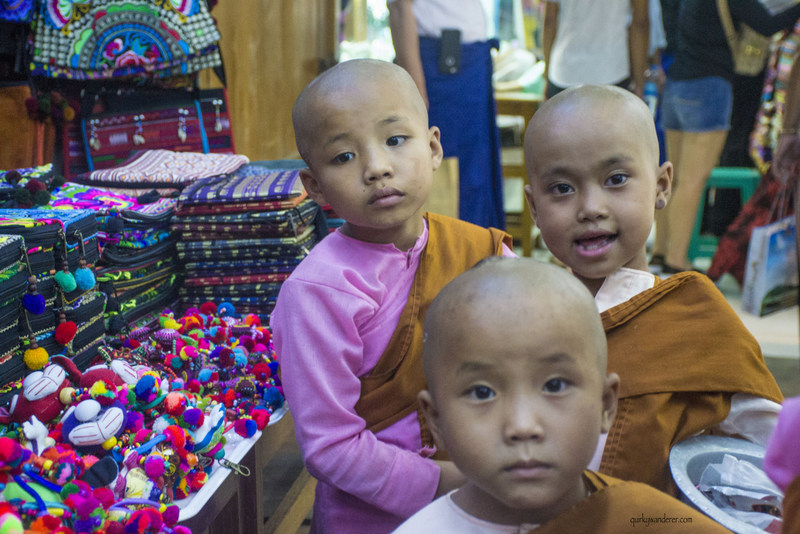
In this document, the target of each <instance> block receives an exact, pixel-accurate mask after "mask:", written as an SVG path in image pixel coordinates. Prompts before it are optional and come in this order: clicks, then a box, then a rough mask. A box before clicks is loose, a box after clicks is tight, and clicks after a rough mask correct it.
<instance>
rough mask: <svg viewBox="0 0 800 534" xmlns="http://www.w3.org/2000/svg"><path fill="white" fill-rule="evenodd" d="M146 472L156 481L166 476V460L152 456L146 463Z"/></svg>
mask: <svg viewBox="0 0 800 534" xmlns="http://www.w3.org/2000/svg"><path fill="white" fill-rule="evenodd" d="M144 472H145V473H146V474H147V476H148V477H150V478H151V479H153V480H155V479H157V478H158V477H160V476H161V475H163V474H164V459H163V458H161V457H160V456H156V455H150V456H148V457H147V459H146V460H145V461H144Z"/></svg>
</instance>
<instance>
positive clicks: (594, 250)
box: [575, 234, 617, 256]
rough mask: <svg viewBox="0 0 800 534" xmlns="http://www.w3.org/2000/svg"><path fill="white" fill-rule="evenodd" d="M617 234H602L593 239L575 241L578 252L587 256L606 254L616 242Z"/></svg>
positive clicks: (586, 238) (592, 237) (585, 238)
mask: <svg viewBox="0 0 800 534" xmlns="http://www.w3.org/2000/svg"><path fill="white" fill-rule="evenodd" d="M616 240H617V234H602V235H595V236H591V237H584V238H580V239H576V240H575V245H576V246H577V249H578V252H579V253H581V254H584V255H586V256H599V255H602V254H604V253H605V252H606V251H608V249H609V248H610V247H611V245H612V244H613V243H614V241H616Z"/></svg>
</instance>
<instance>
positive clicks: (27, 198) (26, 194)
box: [14, 187, 31, 204]
mask: <svg viewBox="0 0 800 534" xmlns="http://www.w3.org/2000/svg"><path fill="white" fill-rule="evenodd" d="M14 198H15V199H16V200H17V202H19V203H20V204H30V203H31V192H30V191H28V190H27V189H25V188H24V187H17V188H15V189H14Z"/></svg>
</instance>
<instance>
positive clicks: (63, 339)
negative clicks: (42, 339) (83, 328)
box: [55, 321, 78, 345]
mask: <svg viewBox="0 0 800 534" xmlns="http://www.w3.org/2000/svg"><path fill="white" fill-rule="evenodd" d="M77 332H78V327H77V325H76V324H75V323H73V322H72V321H65V322H63V323H59V325H58V326H57V327H56V334H55V337H56V343H58V344H59V345H66V344H67V343H69V342H70V341H72V340H73V339H75V334H76V333H77Z"/></svg>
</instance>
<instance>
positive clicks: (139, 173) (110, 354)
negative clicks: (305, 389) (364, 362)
mask: <svg viewBox="0 0 800 534" xmlns="http://www.w3.org/2000/svg"><path fill="white" fill-rule="evenodd" d="M202 156H207V157H208V156H214V157H215V159H214V160H209V159H206V158H202V159H201V158H198V157H197V155H190V154H187V155H185V156H182V155H176V154H164V153H159V154H156V155H154V159H155V160H157V161H156V162H155V163H154V164H156V163H157V167H158V169H162V170H163V169H164V166H165V165H166V166H167V167H169V166H171V165H179V166H180V167H181V168H183V169H185V168H190V169H194V170H195V171H197V173H196V174H194V175H191V174H187V173H186V172H183V171H182V173H181V174H180V176H182V177H183V178H180V179H178V178H176V177H175V176H177V174H170V173H168V172H167V173H165V172H161V171H159V172H156V173H155V174H153V173H149V174H147V173H143V167H144V166H145V162H143V161H142V160H141V159H139V160H138V164H136V165H134V166H133V167H129V168H126V169H120V168H117V169H114V170H111V171H108V173H107V174H97V173H94V174H92V175H89V174H87V175H86V176H84V178H85V179H84V181H83V182H82V183H78V182H77V181H76V182H67V183H58V181H57V180H56V179H54V177H53V176H52V171H51V170H50V169H48V168H37V169H24V170H19V171H20V172H14V173H13V175H12V176H11V179H9V176H8V173H3V172H0V177H5V179H4V180H2V181H0V185H3V184H5V185H3V187H0V204H5V205H0V490H1V491H2V496H0V532H20V533H21V532H45V531H47V532H55V533H60V532H63V533H68V532H109V533H116V532H119V533H122V532H136V533H143V532H176V533H185V532H186V530H187V529H185V527H182V526H180V525H179V523H180V518H181V512H180V510H179V508H178V507H177V506H175V504H174V502H175V501H177V500H180V499H185V498H191V496H192V494H194V493H196V492H197V491H198V490H199V489H200V488H202V487H203V486H204V484H205V483H206V482H207V481H208V479H209V477H210V476H211V475H213V473H215V472H216V471H218V470H221V469H235V468H236V467H237V466H236V465H235V464H233V463H231V462H230V461H229V460H227V459H226V458H225V454H226V449H227V451H228V452H229V453H230V452H231V451H232V450H233V449H234V448H236V445H237V444H238V443H241V442H242V440H246V439H250V438H253V436H254V435H255V434H256V433H257V432H259V431H260V430H262V429H264V428H265V427H266V425H267V424H269V422H270V420H271V419H272V420H273V421H274V420H276V419H277V417H279V416H280V415H281V414H282V413H283V411H285V409H286V408H285V406H284V397H283V392H282V389H281V385H280V380H279V379H278V376H277V372H278V363H277V361H276V359H275V354H274V351H273V347H272V342H271V336H270V332H269V330H268V329H267V326H266V321H267V318H268V312H269V311H270V310H271V305H272V300H273V299H274V295H275V294H276V292H271V293H270V295H271V298H266V297H264V295H262V297H263V298H261V299H260V300H263V301H264V305H263V306H262V305H261V303H260V302H258V300H257V301H252V302H251V301H248V300H247V299H236V297H237V295H236V294H232V293H225V292H224V291H222V292H219V291H216V290H215V291H214V292H212V293H209V294H208V295H207V296H206V294H204V293H202V292H185V291H184V294H183V295H180V294H179V293H178V291H179V290H180V288H181V287H182V286H183V280H184V278H190V279H191V278H196V279H197V282H200V281H202V283H198V284H195V286H194V287H201V286H203V285H208V286H211V287H216V288H218V289H219V288H220V287H221V286H226V287H227V286H231V285H234V284H232V282H236V283H239V284H243V283H247V284H255V285H250V286H249V289H248V291H249V292H250V295H248V296H249V297H252V296H253V293H254V292H256V291H255V290H256V289H257V288H261V289H264V288H265V286H264V285H258V284H270V283H275V284H279V283H280V281H281V280H282V279H284V278H285V277H286V276H288V273H289V272H290V271H291V269H292V268H293V267H294V266H295V265H296V264H297V263H299V261H300V260H301V259H302V258H303V257H304V256H305V254H307V252H308V249H309V248H310V247H311V246H312V245H313V243H314V242H315V241H316V239H317V235H318V234H319V231H320V230H321V229H323V228H324V220H323V221H322V224H320V221H319V218H320V217H321V213H320V211H319V208H318V207H317V206H316V205H315V204H313V203H312V201H310V200H307V199H306V198H305V192H304V191H302V188H301V186H299V185H298V184H299V181H297V180H296V172H295V173H294V174H290V175H287V176H291V177H293V178H294V179H293V180H289V182H290V183H289V184H288V185H287V183H284V182H285V181H284V182H281V183H282V184H283V187H284V188H288V189H284V191H285V193H284V194H283V196H282V198H279V199H278V198H269V196H268V195H269V193H268V192H267V190H268V189H269V188H270V186H269V184H271V183H273V181H272V179H273V178H275V177H276V176H278V175H280V173H278V175H275V174H274V173H272V171H270V172H266V173H265V172H262V171H261V170H259V169H256V171H258V172H255V173H254V172H246V173H239V174H237V175H235V176H234V175H233V174H232V172H233V170H236V169H238V168H239V167H241V166H242V165H244V164H246V159H243V158H234V157H233V156H228V157H225V158H222V157H219V156H218V155H202ZM189 160H191V161H189ZM137 165H138V166H137ZM247 169H250V167H249V166H246V165H245V170H247ZM153 176H155V177H156V180H155V181H152V180H150V178H152V177H153ZM213 177H216V178H213ZM221 177H227V178H225V179H224V180H223V182H225V183H229V182H228V180H233V181H234V182H235V183H237V184H239V185H241V186H244V189H245V190H248V189H247V185H248V184H249V185H251V186H252V185H253V184H256V183H258V184H261V187H258V188H256V189H257V197H258V198H256V199H255V204H253V203H251V202H250V201H251V200H253V199H247V198H245V199H242V198H240V199H239V200H240V201H242V206H244V207H245V208H253V207H255V208H257V209H255V210H250V212H248V211H247V210H242V209H240V206H238V205H236V203H234V205H235V206H236V209H235V211H227V212H226V211H224V209H225V208H223V211H222V212H219V211H216V212H215V213H216V217H213V216H212V217H211V218H210V220H211V222H213V223H214V225H215V226H214V228H213V229H211V228H208V227H204V226H202V225H203V222H202V220H201V219H193V218H192V217H193V215H194V214H192V209H190V206H192V207H193V209H195V210H199V211H197V214H200V212H202V211H203V209H204V207H207V206H206V204H214V205H213V206H211V208H212V209H213V210H218V209H219V208H220V207H221V205H222V204H229V203H224V202H223V203H219V205H217V203H214V202H213V201H212V202H210V203H204V202H199V200H200V199H201V198H203V197H202V195H197V194H195V195H194V196H192V197H191V198H192V199H193V200H188V199H189V198H190V197H189V196H188V195H184V198H185V199H187V201H186V202H185V204H183V205H182V206H183V208H184V211H183V212H182V213H181V216H180V218H178V217H177V216H176V215H175V213H174V212H176V211H177V209H178V206H179V204H178V201H179V194H180V191H181V190H182V189H183V188H184V187H186V186H188V185H190V184H192V183H194V182H198V183H203V184H206V185H208V184H209V183H211V182H210V181H216V182H215V183H220V180H221V179H222V178H221ZM268 177H272V178H268ZM90 179H97V180H99V181H98V182H97V183H90ZM123 183H124V185H125V186H126V187H125V188H114V187H113V186H114V185H115V184H116V185H123ZM230 183H232V182H230ZM273 185H276V186H277V184H273ZM298 187H300V189H298ZM23 190H24V191H23ZM240 190H241V189H240ZM249 190H250V191H252V189H249ZM272 190H273V191H274V187H273V188H272ZM154 191H155V192H154ZM191 191H194V192H196V193H200V191H202V192H203V193H202V194H206V193H207V192H208V191H209V189H208V188H205V189H202V190H201V189H196V188H192V189H191ZM26 192H27V194H26ZM205 198H208V197H207V196H206V197H205ZM270 202H272V204H269V203H270ZM9 205H11V206H13V207H14V208H15V209H7V208H8V206H9ZM266 207H270V208H272V209H271V210H265V208H266ZM228 208H230V205H228ZM259 213H261V215H259ZM259 218H263V220H260V221H259V220H250V219H259ZM229 219H230V220H229ZM238 219H242V220H241V221H239V220H238ZM245 219H246V220H245ZM253 223H259V224H260V226H259V229H260V230H267V229H269V230H270V232H271V233H269V235H270V236H271V237H268V238H266V239H274V240H276V241H275V243H270V244H272V245H277V244H281V245H282V246H281V247H273V248H266V247H264V246H263V245H265V244H266V243H257V245H258V246H257V247H256V248H254V249H252V250H253V253H252V254H249V255H248V254H244V255H243V256H246V257H243V256H242V255H241V254H240V253H238V252H232V253H231V255H229V256H224V255H223V254H221V253H218V254H215V255H213V256H212V257H211V258H206V259H203V260H201V259H199V258H195V260H194V261H188V260H189V259H190V258H191V257H192V256H191V253H190V252H189V250H190V249H194V250H201V249H203V248H204V247H206V246H207V243H206V241H208V239H199V236H201V235H203V236H205V237H209V236H212V237H217V238H219V239H216V240H213V241H217V242H219V241H223V242H224V243H227V245H226V246H227V250H236V247H237V246H238V245H244V244H246V243H247V240H253V239H255V236H253V235H247V236H244V235H241V234H242V231H244V230H245V226H247V225H249V224H253ZM242 225H244V226H242ZM173 226H175V228H173ZM268 227H269V228H268ZM325 231H326V230H325ZM176 232H181V233H183V234H185V235H184V237H185V239H186V243H187V244H188V246H186V247H184V248H183V249H182V252H183V262H181V261H179V259H178V257H177V243H178V239H177V235H176ZM239 237H242V238H244V240H243V241H239V240H238V238H239ZM196 238H198V239H197V242H195V241H194V240H195V239H196ZM200 241H203V244H201V243H200ZM218 244H219V243H218ZM243 250H248V249H243ZM265 257H269V258H273V260H274V263H275V265H272V266H271V267H270V269H266V270H265V269H261V270H259V266H260V264H261V263H262V262H263V261H264V259H265ZM215 262H216V263H215ZM220 262H221V263H220ZM187 268H188V270H187ZM234 268H239V269H240V270H239V271H238V273H237V274H236V276H239V277H241V278H237V279H236V280H235V281H232V280H230V279H229V278H226V277H229V276H234ZM214 277H217V279H218V282H217V283H216V284H215V283H213V282H214ZM277 287H278V286H277V285H276V286H274V287H273V289H275V288H277ZM189 293H191V296H192V298H191V299H189V300H188V301H187V298H188V297H190V294H189ZM261 293H263V292H259V295H260V294H261ZM181 296H182V297H183V299H184V300H183V301H181ZM226 297H228V298H226ZM187 306H188V309H187ZM172 310H184V311H180V312H179V313H176V312H174V311H172ZM7 334H9V335H7ZM11 334H13V335H11ZM276 412H277V413H276Z"/></svg>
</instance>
